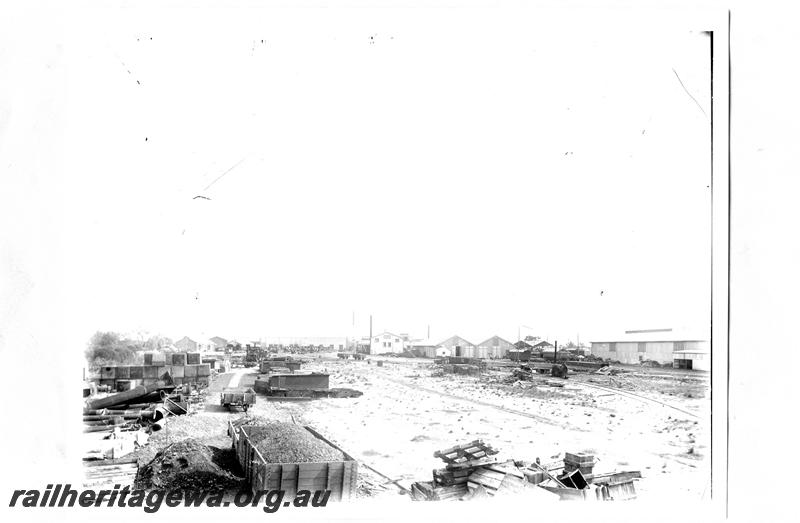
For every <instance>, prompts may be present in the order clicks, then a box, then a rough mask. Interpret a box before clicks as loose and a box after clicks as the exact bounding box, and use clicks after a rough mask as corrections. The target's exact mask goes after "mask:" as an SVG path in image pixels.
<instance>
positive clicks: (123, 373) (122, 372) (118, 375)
mask: <svg viewBox="0 0 800 523" xmlns="http://www.w3.org/2000/svg"><path fill="white" fill-rule="evenodd" d="M114 378H115V379H118V380H129V379H130V378H131V368H130V367H126V366H117V367H114Z"/></svg>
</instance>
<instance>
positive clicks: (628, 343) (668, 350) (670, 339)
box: [591, 329, 710, 368]
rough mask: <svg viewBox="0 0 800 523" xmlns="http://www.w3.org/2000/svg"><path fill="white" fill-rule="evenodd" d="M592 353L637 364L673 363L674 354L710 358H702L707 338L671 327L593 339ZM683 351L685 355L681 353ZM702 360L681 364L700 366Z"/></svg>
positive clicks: (706, 345) (690, 366)
mask: <svg viewBox="0 0 800 523" xmlns="http://www.w3.org/2000/svg"><path fill="white" fill-rule="evenodd" d="M591 351H592V355H593V356H597V357H600V358H603V359H611V360H616V361H619V362H620V363H632V364H637V363H641V362H643V361H657V362H658V363H661V364H665V363H674V362H675V359H676V357H678V358H679V359H685V358H686V357H689V358H690V359H691V358H694V359H697V360H698V362H699V361H700V360H701V359H705V360H706V361H710V358H703V356H702V355H703V354H708V341H706V340H702V339H700V337H698V336H690V335H687V334H684V333H680V332H674V331H673V330H672V329H649V330H630V331H625V334H624V335H622V336H619V337H614V338H610V339H607V341H593V342H592V349H591ZM682 355H686V356H682ZM704 363H705V362H703V363H699V365H700V366H698V364H682V365H686V366H688V368H701V367H704V366H705V365H704Z"/></svg>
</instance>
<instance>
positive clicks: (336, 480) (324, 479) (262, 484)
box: [228, 421, 358, 501]
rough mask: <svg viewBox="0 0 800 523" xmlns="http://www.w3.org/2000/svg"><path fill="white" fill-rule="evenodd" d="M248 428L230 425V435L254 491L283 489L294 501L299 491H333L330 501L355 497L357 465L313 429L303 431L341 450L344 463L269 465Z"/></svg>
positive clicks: (308, 428)
mask: <svg viewBox="0 0 800 523" xmlns="http://www.w3.org/2000/svg"><path fill="white" fill-rule="evenodd" d="M248 428H249V427H246V426H245V427H236V426H234V425H233V423H231V422H230V421H229V422H228V434H230V435H231V438H232V439H233V448H234V449H235V450H236V456H237V458H238V460H239V464H240V465H241V466H242V469H243V470H244V472H245V477H246V478H247V480H248V481H249V482H250V488H251V489H252V490H253V492H257V491H259V490H268V491H269V490H283V491H284V492H285V493H286V497H287V499H293V498H294V496H295V494H297V491H298V490H308V491H311V492H314V491H321V490H330V491H331V495H330V500H331V501H346V500H349V499H351V498H353V497H354V496H355V491H356V483H357V480H358V462H357V461H356V460H354V459H353V458H352V457H351V456H350V455H349V454H347V453H346V452H345V451H343V450H342V449H340V448H339V447H337V446H336V445H334V444H333V443H331V442H330V441H328V440H327V439H325V438H324V437H323V436H322V435H321V434H319V433H318V432H316V431H315V430H314V429H312V428H311V427H304V428H305V429H306V430H307V431H309V432H310V433H311V434H312V435H313V436H314V437H316V438H319V439H321V440H322V441H324V442H325V443H327V444H328V445H330V446H331V447H333V448H335V449H337V450H338V451H340V452H341V453H342V454H343V455H344V461H327V462H321V463H269V462H267V460H266V459H264V457H263V456H262V455H261V453H260V452H259V451H258V449H257V448H255V446H253V444H252V443H251V442H250V437H249V436H248V434H247V430H248Z"/></svg>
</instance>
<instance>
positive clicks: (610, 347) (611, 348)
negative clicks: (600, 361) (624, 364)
mask: <svg viewBox="0 0 800 523" xmlns="http://www.w3.org/2000/svg"><path fill="white" fill-rule="evenodd" d="M608 352H617V344H616V343H609V344H608Z"/></svg>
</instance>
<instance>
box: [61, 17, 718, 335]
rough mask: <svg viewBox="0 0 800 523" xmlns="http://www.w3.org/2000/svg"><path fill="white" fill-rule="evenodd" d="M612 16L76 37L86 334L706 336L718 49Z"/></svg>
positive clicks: (73, 59)
mask: <svg viewBox="0 0 800 523" xmlns="http://www.w3.org/2000/svg"><path fill="white" fill-rule="evenodd" d="M612 14H613V13H612ZM604 21H605V23H602V24H597V23H595V22H596V21H595V20H594V18H593V14H592V12H590V11H589V12H583V14H576V13H574V12H570V13H562V12H560V11H557V10H545V11H538V12H536V13H533V12H532V13H531V14H530V16H526V15H524V14H521V12H520V11H518V10H517V11H500V10H477V9H464V10H422V9H411V10H405V11H395V10H389V9H381V10H364V9H361V10H350V11H348V10H333V9H330V10H249V11H244V10H214V11H211V10H199V9H198V10H182V11H177V10H176V11H161V12H160V13H159V15H158V16H152V15H151V14H149V13H146V12H132V11H131V12H127V11H117V12H109V13H108V16H106V18H105V20H104V23H102V24H91V23H89V22H87V23H86V24H85V25H84V26H83V27H79V28H77V29H76V30H75V31H73V32H71V33H70V34H68V35H67V36H66V38H67V43H66V44H65V46H64V53H65V57H64V59H65V60H66V63H68V64H69V67H67V76H68V77H67V81H68V85H69V89H68V90H67V93H66V94H65V96H66V97H67V101H68V103H67V104H65V107H67V108H68V109H67V110H66V111H65V113H64V115H63V119H62V124H63V126H64V129H66V134H67V141H66V146H65V148H64V152H63V154H64V159H65V162H66V164H67V165H70V166H72V170H71V171H70V172H69V178H68V183H66V184H65V190H66V196H67V198H66V199H65V201H66V202H67V203H66V210H67V212H66V217H67V219H66V222H65V223H64V229H65V231H66V232H65V236H64V245H65V252H66V256H67V265H66V266H65V273H66V274H67V275H68V277H67V279H68V283H67V285H68V290H69V295H70V296H75V300H74V302H72V303H73V307H74V308H73V309H72V310H70V311H69V312H68V314H69V316H70V318H69V319H68V321H69V322H70V323H71V325H72V327H73V328H74V329H77V330H78V331H80V332H84V331H85V333H86V338H88V337H89V336H90V335H91V334H92V333H93V332H94V331H95V330H106V329H108V330H119V331H136V330H146V331H150V332H160V333H162V334H165V335H168V336H171V337H173V338H178V337H180V336H182V335H184V334H188V335H190V336H193V337H195V338H198V337H203V336H205V337H208V336H214V335H220V336H223V337H229V338H230V337H237V338H248V337H252V338H255V337H259V336H297V335H319V336H322V335H326V336H335V335H353V334H355V335H366V334H367V333H368V319H369V314H373V316H374V329H375V330H376V331H379V330H382V329H388V330H391V331H394V332H407V333H410V334H412V335H414V336H420V337H424V336H425V334H426V328H427V326H428V325H430V329H431V337H432V338H434V339H444V338H445V337H447V336H450V335H452V334H460V335H461V336H463V337H466V338H468V339H470V340H471V341H473V342H480V341H482V340H483V339H485V338H488V337H489V336H491V335H494V334H499V335H501V336H504V337H507V338H508V339H509V340H512V341H514V340H515V339H516V336H517V332H518V331H519V332H521V333H522V335H528V334H532V335H538V336H542V337H548V338H549V339H550V340H551V341H552V340H553V339H558V340H559V341H560V342H562V343H563V342H565V341H567V340H569V339H572V340H575V339H576V338H577V336H580V339H581V341H590V340H591V339H592V338H593V337H598V336H602V337H608V336H610V335H615V334H621V333H622V331H624V330H626V329H641V328H664V327H679V326H687V327H690V328H692V329H695V330H697V331H699V333H700V334H703V335H707V331H708V319H709V310H710V247H709V245H710V242H709V239H710V212H711V210H710V187H709V186H710V180H711V178H710V148H709V137H710V116H711V115H710V97H709V82H710V67H709V65H710V64H709V56H710V51H709V38H708V37H707V36H706V35H704V34H702V33H701V32H700V31H699V29H702V28H696V29H697V30H695V31H692V30H691V29H692V28H687V27H686V26H685V25H683V26H680V27H675V28H671V27H669V24H660V25H659V27H658V29H654V28H653V26H651V25H648V24H646V23H641V21H640V20H639V21H636V20H632V19H629V18H626V17H625V16H623V15H622V14H621V15H620V17H618V18H615V17H613V16H609V13H608V12H606V13H605V19H604ZM177 28H179V29H180V30H176V29H177ZM224 173H227V174H224ZM223 174H224V176H222V177H220V176H221V175H223ZM200 195H201V196H204V197H206V198H208V199H205V198H194V197H195V196H200ZM354 314H355V320H356V321H355V328H354V327H353V315H354ZM523 326H524V327H523Z"/></svg>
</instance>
